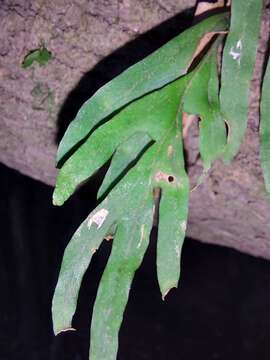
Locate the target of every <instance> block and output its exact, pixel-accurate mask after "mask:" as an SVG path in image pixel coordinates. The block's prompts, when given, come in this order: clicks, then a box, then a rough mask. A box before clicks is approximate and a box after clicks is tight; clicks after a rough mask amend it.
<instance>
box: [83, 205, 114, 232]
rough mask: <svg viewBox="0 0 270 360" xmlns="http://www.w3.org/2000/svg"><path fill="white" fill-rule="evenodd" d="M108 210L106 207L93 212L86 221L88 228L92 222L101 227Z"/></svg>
mask: <svg viewBox="0 0 270 360" xmlns="http://www.w3.org/2000/svg"><path fill="white" fill-rule="evenodd" d="M108 214H109V211H108V210H106V209H101V210H99V211H98V212H97V213H95V214H94V215H93V216H91V217H90V219H89V220H88V222H87V227H88V229H89V230H90V228H91V226H92V224H93V223H94V224H96V225H97V228H98V229H99V228H101V226H102V224H103V223H104V221H105V220H106V217H107V216H108Z"/></svg>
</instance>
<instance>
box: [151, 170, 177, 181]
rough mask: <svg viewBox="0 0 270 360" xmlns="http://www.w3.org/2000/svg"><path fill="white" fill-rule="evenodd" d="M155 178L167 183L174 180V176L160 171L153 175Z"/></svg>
mask: <svg viewBox="0 0 270 360" xmlns="http://www.w3.org/2000/svg"><path fill="white" fill-rule="evenodd" d="M155 180H156V181H166V182H169V183H173V182H174V181H175V177H174V176H173V175H170V174H166V173H164V172H162V171H158V172H157V173H156V175H155Z"/></svg>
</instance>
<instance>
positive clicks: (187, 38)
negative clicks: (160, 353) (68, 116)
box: [52, 0, 270, 360]
mask: <svg viewBox="0 0 270 360" xmlns="http://www.w3.org/2000/svg"><path fill="white" fill-rule="evenodd" d="M262 8H263V1H262V0H256V1H255V0H234V1H233V2H232V6H231V11H230V12H223V13H220V14H218V15H214V16H211V17H209V18H207V19H205V20H203V21H202V22H200V23H198V24H197V25H195V26H193V27H191V28H190V29H188V30H186V31H185V32H183V33H182V34H180V35H179V36H177V37H176V38H174V39H173V40H171V41H170V42H168V43H167V44H165V45H164V46H163V47H162V48H160V49H159V50H157V51H156V52H154V53H153V54H151V55H150V56H148V57H147V58H145V59H144V60H142V61H140V62H139V63H137V64H135V65H134V66H132V67H130V68H129V69H128V70H126V71H124V72H123V73H122V74H120V75H119V76H118V77H116V78H115V79H113V80H112V81H110V82H109V83H108V84H106V85H105V86H103V87H102V88H101V89H100V90H98V91H97V92H96V93H95V94H94V95H93V97H92V98H90V99H89V100H88V101H87V102H86V103H85V104H84V105H83V106H82V108H81V109H80V111H79V113H78V115H77V117H76V118H75V120H74V121H73V122H72V123H71V124H70V126H69V127H68V129H67V131H66V134H65V135H64V137H63V139H62V141H61V143H60V145H59V149H58V154H57V163H58V166H59V167H60V170H59V174H58V178H57V182H56V187H55V191H54V195H53V202H54V204H55V205H62V204H63V203H64V202H65V201H66V200H67V199H68V198H69V197H70V196H71V195H72V194H73V193H74V191H75V190H76V189H77V188H78V186H79V185H80V184H82V183H83V182H85V181H86V180H87V179H89V178H90V177H91V176H92V175H93V174H94V173H95V172H96V171H97V170H98V169H100V168H101V167H102V166H103V165H104V164H105V163H106V162H107V161H109V160H110V167H109V169H108V171H107V174H106V176H105V178H104V180H103V183H102V185H101V187H100V189H99V192H98V198H99V205H98V206H97V208H96V209H95V210H94V211H93V212H91V213H90V214H89V216H88V217H87V218H86V219H85V221H84V222H83V223H82V224H81V225H80V227H79V228H78V230H77V231H76V232H75V234H74V235H73V237H72V239H71V241H70V243H69V244H68V246H67V248H66V250H65V253H64V258H63V262H62V266H61V271H60V275H59V279H58V283H57V286H56V289H55V294H54V298H53V307H52V314H53V323H54V332H55V334H58V333H59V332H61V331H65V330H69V329H72V317H73V315H74V313H75V310H76V304H77V300H78V293H79V289H80V285H81V282H82V278H83V276H84V273H85V271H86V269H87V267H88V266H89V263H90V261H91V258H92V256H93V254H94V253H95V252H96V251H97V250H98V248H99V246H100V244H101V242H102V241H103V239H104V238H113V245H112V251H111V254H110V257H109V260H108V263H107V266H106V268H105V271H104V273H103V276H102V279H101V281H100V285H99V289H98V293H97V297H96V301H95V305H94V310H93V317H92V324H91V345H90V359H91V360H114V359H116V356H117V349H118V332H119V328H120V325H121V322H122V318H123V313H124V310H125V306H126V304H127V301H128V296H129V291H130V287H131V283H132V279H133V277H134V273H135V272H136V270H137V269H138V267H139V266H140V264H141V262H142V260H143V257H144V254H145V252H146V250H147V247H148V244H149V235H150V232H151V229H152V226H153V218H154V214H155V212H157V211H158V212H159V223H158V239H157V259H156V264H157V277H158V283H159V287H160V291H161V294H162V297H163V299H164V298H165V296H166V294H167V293H168V291H169V290H170V289H171V288H173V287H177V285H178V281H179V277H180V257H181V248H182V244H183V240H184V236H185V230H186V223H187V215H188V198H189V179H188V176H187V174H186V171H185V159H184V153H183V131H182V129H183V121H182V119H183V114H184V113H188V114H196V115H198V116H199V117H200V119H201V121H200V143H199V150H200V154H201V158H202V161H203V164H204V172H206V171H207V170H208V169H209V168H210V167H211V164H212V163H213V161H215V160H216V159H218V158H219V159H223V160H224V161H226V162H228V161H230V160H232V159H233V157H234V156H235V154H236V153H237V152H238V149H239V146H240V143H241V141H242V139H243V136H244V133H245V129H246V126H247V112H248V98H249V86H250V81H251V78H252V74H253V69H254V65H255V58H256V49H257V44H258V38H259V31H260V22H261V15H262ZM206 39H208V41H206ZM269 73H270V69H269V66H268V68H267V72H266V77H265V85H264V88H263V92H264V94H263V102H262V104H263V105H262V125H261V139H262V141H261V144H262V145H261V146H262V164H263V169H264V173H265V178H266V183H267V189H268V190H269V189H270V165H269V162H268V153H269V150H270V134H269V132H270V127H269V126H268V119H269V116H270V100H269V96H268V94H267V89H269V85H270V84H269V83H270V75H269ZM157 196H158V197H159V201H158V202H157V201H156V197H157Z"/></svg>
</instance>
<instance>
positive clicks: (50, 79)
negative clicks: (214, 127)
mask: <svg viewBox="0 0 270 360" xmlns="http://www.w3.org/2000/svg"><path fill="white" fill-rule="evenodd" d="M195 2H196V0H186V1H177V0H166V1H163V0H159V1H154V0H132V1H131V0H122V1H120V0H110V1H106V0H91V1H90V0H76V1H75V0H57V1H55V0H54V1H52V0H44V1H42V0H39V1H30V0H28V1H27V0H21V1H16V0H14V1H12V0H4V1H2V3H1V6H0V18H1V33H0V44H1V45H0V96H1V103H0V109H1V112H0V114H1V115H0V116H1V127H0V161H1V162H3V163H4V164H6V165H7V166H9V167H12V168H14V169H16V170H18V171H20V172H21V173H23V174H25V175H28V176H30V177H33V178H34V179H37V180H40V181H42V182H44V183H46V184H48V185H54V182H55V177H56V169H55V166H54V163H55V153H56V148H57V143H58V141H59V138H60V137H61V136H62V135H63V132H64V130H65V128H66V127H67V125H68V123H69V122H70V121H71V120H72V119H73V118H74V116H75V114H76V112H77V111H78V109H79V107H80V106H81V105H82V103H83V102H84V101H85V100H86V99H87V98H89V97H90V96H91V95H92V94H93V93H94V92H95V91H96V90H97V89H98V88H99V87H100V86H102V85H103V84H104V83H106V82H107V81H108V80H110V79H111V78H113V77H114V76H116V75H117V74H118V73H120V72H121V71H123V70H124V69H125V68H127V67H128V66H130V65H132V64H133V63H135V62H137V61H138V60H140V59H142V58H143V57H144V56H146V55H148V54H149V53H151V52H152V51H154V50H155V49H156V48H158V47H160V46H161V45H162V44H164V43H165V42H166V41H168V40H169V39H170V38H172V37H173V36H175V35H176V34H177V33H179V32H181V31H182V30H183V29H184V28H185V27H187V26H189V25H191V23H192V20H193V19H192V17H193V12H194V6H195ZM150 29H151V30H150ZM268 37H269V13H268V12H267V11H265V16H264V22H263V28H262V33H261V42H260V49H259V52H258V59H257V60H258V61H257V67H256V71H255V73H254V81H253V84H252V96H251V103H250V116H249V126H248V130H247V133H246V137H245V140H244V142H243V144H242V147H241V151H240V152H239V154H238V155H237V157H236V158H235V160H234V161H233V162H232V164H231V165H228V166H225V165H224V164H223V163H222V162H220V161H217V162H216V163H215V165H214V166H213V168H212V169H211V171H210V172H209V174H208V175H207V176H206V178H205V179H204V181H203V183H202V184H201V185H200V186H199V187H197V188H196V189H194V190H193V191H192V192H191V200H190V212H189V222H188V229H187V234H188V236H190V237H193V238H196V239H198V240H202V241H204V242H209V243H215V244H221V245H225V246H230V247H233V248H235V249H238V250H240V251H243V252H246V253H249V254H252V255H255V256H261V257H264V258H270V203H269V202H268V200H267V198H266V193H265V189H264V184H263V179H262V174H261V169H260V160H259V139H258V121H259V120H258V119H259V117H258V101H259V88H260V83H261V76H262V68H263V66H262V64H263V60H264V54H265V51H266V47H267V46H266V45H267V41H268ZM42 44H43V45H45V46H46V48H48V50H49V51H51V53H52V56H53V57H52V59H51V60H50V61H49V62H48V63H47V64H46V65H45V66H39V65H38V64H34V65H33V66H31V67H30V68H28V69H23V68H22V67H21V63H22V61H23V58H24V56H25V55H26V54H27V53H29V51H31V50H33V49H36V48H38V47H40V46H41V45H42ZM185 146H186V150H187V160H188V168H189V174H190V176H191V182H192V184H194V183H195V179H196V178H197V176H198V174H199V172H200V170H201V164H200V160H198V151H197V129H196V124H195V123H193V125H192V126H191V128H190V131H189V136H188V138H187V139H186V141H185Z"/></svg>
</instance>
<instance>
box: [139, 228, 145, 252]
mask: <svg viewBox="0 0 270 360" xmlns="http://www.w3.org/2000/svg"><path fill="white" fill-rule="evenodd" d="M144 226H145V225H144V224H142V226H141V236H140V241H139V243H138V245H137V249H139V248H140V247H141V245H142V242H143V239H144Z"/></svg>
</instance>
